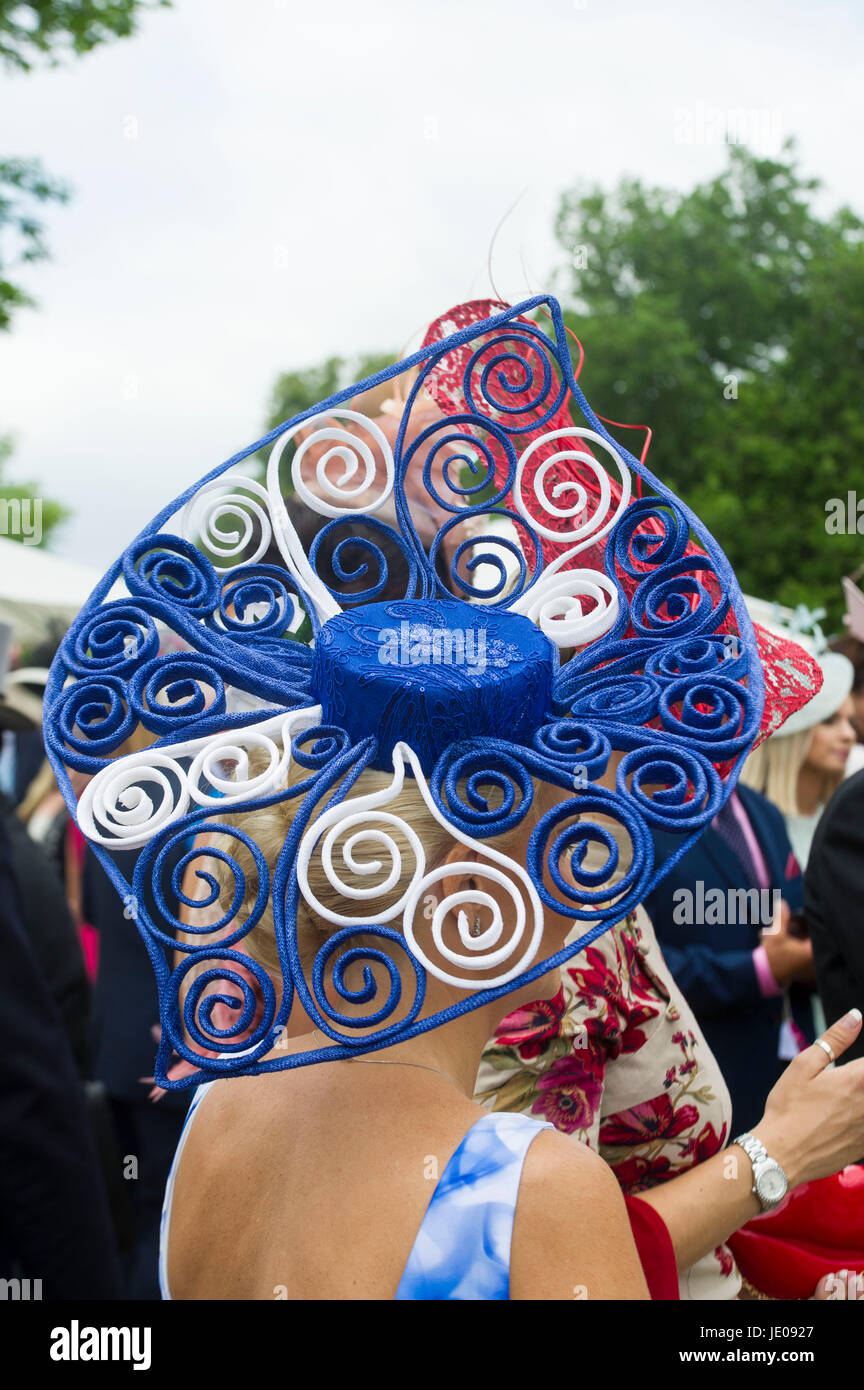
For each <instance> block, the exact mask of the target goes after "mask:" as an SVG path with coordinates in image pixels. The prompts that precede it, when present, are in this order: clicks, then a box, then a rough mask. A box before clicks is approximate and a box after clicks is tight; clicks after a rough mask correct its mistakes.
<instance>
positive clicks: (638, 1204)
mask: <svg viewBox="0 0 864 1390" xmlns="http://www.w3.org/2000/svg"><path fill="white" fill-rule="evenodd" d="M624 1201H625V1202H626V1204H627V1215H628V1217H629V1219H630V1229H631V1230H632V1232H633V1239H634V1241H635V1242H636V1250H637V1252H638V1255H639V1259H640V1261H641V1264H642V1271H643V1273H644V1275H645V1282H646V1283H647V1285H648V1292H649V1293H650V1295H651V1297H652V1299H663V1300H667V1301H669V1300H677V1299H678V1296H679V1295H678V1268H677V1266H676V1263H675V1251H674V1249H673V1247H672V1238H671V1236H670V1235H669V1232H668V1231H667V1229H666V1225H665V1223H664V1222H663V1220H662V1219H661V1217H660V1216H658V1214H657V1212H656V1211H655V1210H654V1208H653V1207H652V1206H649V1204H648V1203H647V1202H643V1201H642V1199H641V1198H640V1197H627V1196H625V1198H624Z"/></svg>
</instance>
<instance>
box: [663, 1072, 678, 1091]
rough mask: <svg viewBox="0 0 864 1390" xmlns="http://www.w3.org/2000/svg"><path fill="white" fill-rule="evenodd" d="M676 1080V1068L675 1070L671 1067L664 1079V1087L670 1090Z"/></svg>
mask: <svg viewBox="0 0 864 1390" xmlns="http://www.w3.org/2000/svg"><path fill="white" fill-rule="evenodd" d="M674 1080H675V1068H674V1067H670V1068H669V1070H668V1071H667V1073H666V1075H665V1076H664V1078H663V1085H664V1086H665V1087H666V1089H667V1090H668V1089H669V1087H670V1086H671V1085H672V1083H673V1081H674Z"/></svg>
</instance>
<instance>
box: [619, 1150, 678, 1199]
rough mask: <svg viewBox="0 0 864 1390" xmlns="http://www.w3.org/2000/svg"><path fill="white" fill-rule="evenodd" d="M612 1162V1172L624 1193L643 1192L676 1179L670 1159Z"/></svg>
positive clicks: (635, 1159) (638, 1159)
mask: <svg viewBox="0 0 864 1390" xmlns="http://www.w3.org/2000/svg"><path fill="white" fill-rule="evenodd" d="M609 1161H610V1164H611V1167H612V1171H613V1173H614V1174H615V1177H616V1178H617V1179H618V1184H619V1186H620V1187H621V1188H622V1190H623V1191H624V1192H642V1191H644V1189H645V1188H646V1187H655V1186H656V1185H657V1183H660V1182H665V1181H666V1179H667V1178H671V1177H674V1176H675V1174H674V1172H673V1170H672V1165H671V1164H670V1162H669V1160H668V1158H662V1157H660V1158H651V1159H648V1158H639V1157H638V1156H637V1157H635V1158H627V1159H625V1160H624V1162H623V1163H616V1162H615V1160H614V1158H612V1159H611V1160H609Z"/></svg>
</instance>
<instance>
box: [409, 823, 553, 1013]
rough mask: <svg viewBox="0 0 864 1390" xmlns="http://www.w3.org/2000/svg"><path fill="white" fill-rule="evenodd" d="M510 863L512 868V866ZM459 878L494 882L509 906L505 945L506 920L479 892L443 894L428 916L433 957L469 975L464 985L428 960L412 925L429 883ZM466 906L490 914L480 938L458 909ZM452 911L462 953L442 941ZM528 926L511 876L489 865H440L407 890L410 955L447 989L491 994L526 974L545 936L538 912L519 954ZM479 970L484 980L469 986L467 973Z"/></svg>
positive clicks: (459, 977) (494, 901) (492, 901)
mask: <svg viewBox="0 0 864 1390" xmlns="http://www.w3.org/2000/svg"><path fill="white" fill-rule="evenodd" d="M460 838H461V837H460ZM484 853H487V854H488V853H489V850H488V848H487V849H486V850H484ZM502 857H503V856H502ZM510 862H511V863H512V861H510ZM459 874H461V875H463V876H464V875H470V876H471V877H472V878H475V879H481V880H482V879H484V878H485V879H488V880H491V882H492V883H497V885H498V887H499V888H503V889H504V890H505V892H506V893H507V896H508V897H509V899H510V902H511V903H512V905H513V922H512V930H511V932H510V935H509V936H508V937H507V939H506V940H503V941H502V937H503V936H504V917H503V914H502V912H501V907H500V904H499V903H498V901H497V899H496V898H494V897H492V895H491V894H490V893H484V892H483V891H482V890H479V891H478V890H477V889H463V890H462V891H461V892H457V893H450V894H448V895H446V896H445V897H443V898H442V899H441V901H440V903H439V904H438V906H437V907H436V909H435V911H434V913H433V914H432V922H431V928H430V930H431V933H432V940H433V942H434V945H435V950H436V952H437V955H438V956H439V957H440V958H442V959H444V960H446V961H449V962H450V964H451V965H453V966H455V967H456V968H457V969H458V970H462V971H467V972H468V973H469V979H468V980H466V979H465V977H464V975H459V974H453V973H451V972H449V971H447V970H445V969H443V968H442V967H441V966H440V965H439V964H438V962H437V960H434V959H432V958H431V957H430V955H429V954H428V953H427V952H426V951H425V950H424V949H423V947H422V946H421V945H420V944H419V942H418V940H417V934H416V931H415V926H414V919H415V915H416V911H417V906H418V903H419V902H420V900H421V898H422V896H423V895H424V894H425V893H427V892H428V891H429V889H430V888H431V886H432V884H433V883H439V882H440V881H441V879H443V878H450V877H455V876H456V875H459ZM469 902H470V903H471V904H472V905H477V904H479V905H481V906H484V907H488V908H489V909H490V911H491V913H492V921H491V923H490V924H489V926H487V927H486V928H485V929H484V930H483V931H482V932H481V933H480V935H479V936H472V935H471V934H470V929H469V926H468V918H467V915H466V913H465V912H464V911H463V910H462V909H461V906H460V904H462V903H469ZM456 909H458V911H457V914H456V922H457V932H458V935H459V941H460V943H461V945H462V946H463V947H464V948H465V949H464V951H456V950H453V949H452V947H450V946H447V945H446V944H445V942H444V922H445V920H446V918H447V916H448V915H449V914H450V913H451V912H453V911H454V910H456ZM526 922H527V914H526V912H525V903H524V900H523V898H522V894H521V893H520V892H519V887H518V884H517V883H516V881H515V879H514V878H513V876H512V874H504V873H502V872H501V870H500V869H496V868H495V867H494V866H493V865H491V864H483V863H481V862H478V861H476V860H470V859H469V860H465V861H464V862H462V863H458V864H452V863H451V864H442V865H440V867H439V868H437V869H433V871H432V872H431V873H430V874H427V875H426V876H425V878H423V879H421V881H420V882H419V883H417V884H416V885H415V886H414V887H413V888H412V889H411V891H410V893H409V894H408V901H407V902H406V904H405V912H404V915H403V922H402V930H403V931H404V933H405V940H406V942H407V943H408V947H409V949H410V951H411V953H412V955H414V956H416V958H417V959H418V960H419V961H420V963H421V964H422V965H423V966H425V968H426V969H427V970H428V971H429V972H430V973H431V974H433V975H434V976H435V977H436V978H437V979H439V980H443V981H444V983H445V984H450V985H455V986H456V987H457V988H458V989H495V988H496V987H497V986H499V985H505V984H508V983H509V981H510V980H513V979H515V978H516V976H517V975H521V974H522V971H523V970H527V969H528V967H529V965H530V964H531V962H532V961H533V960H534V958H535V956H536V955H537V951H538V949H539V946H540V941H541V939H542V936H543V918H542V909H541V914H540V917H539V919H538V918H537V917H536V916H535V922H534V930H533V934H532V936H531V939H530V940H529V941H528V942H527V943H526V945H525V948H524V950H523V951H522V952H521V954H519V955H517V948H518V947H519V945H520V943H521V942H522V939H523V937H524V935H525V926H526ZM499 943H500V944H499ZM496 948H497V949H496ZM514 957H515V959H514ZM508 961H509V962H510V964H509V965H508V966H507V968H506V969H505V970H503V971H502V972H501V973H500V974H498V975H495V976H493V977H492V978H491V979H490V978H488V977H486V972H487V971H489V970H491V969H493V968H494V967H495V966H497V965H503V964H504V963H505V962H508ZM478 971H483V973H484V979H483V980H481V981H475V982H473V983H472V982H471V981H470V973H471V972H474V973H475V974H476V973H477V972H478Z"/></svg>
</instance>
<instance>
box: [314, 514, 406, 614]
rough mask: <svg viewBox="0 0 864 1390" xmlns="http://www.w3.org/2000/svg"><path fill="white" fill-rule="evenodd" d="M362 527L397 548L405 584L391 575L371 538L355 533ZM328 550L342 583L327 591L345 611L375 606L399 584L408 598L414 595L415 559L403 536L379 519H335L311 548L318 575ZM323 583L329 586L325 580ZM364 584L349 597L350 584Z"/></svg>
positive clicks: (316, 538) (384, 558) (317, 537)
mask: <svg viewBox="0 0 864 1390" xmlns="http://www.w3.org/2000/svg"><path fill="white" fill-rule="evenodd" d="M359 524H362V526H363V528H364V530H368V531H371V532H373V534H377V535H378V536H380V537H382V539H383V538H386V540H387V541H388V542H389V543H390V544H391V545H393V546H394V547H395V548H396V550H397V551H398V552H399V554H400V555H401V556H402V558H403V560H404V562H405V578H404V581H401V582H400V581H398V580H397V578H396V576H392V575H391V573H390V567H389V565H388V564H387V557H386V555H385V553H384V551H383V550H382V548H381V546H380V545H378V544H376V542H375V540H373V538H372V536H365V535H358V534H357V532H356V530H354V529H353V528H355V527H356V526H358V525H359ZM340 533H341V534H340ZM328 547H332V550H331V553H330V555H329V562H330V566H331V568H332V570H333V574H334V575H335V577H336V579H337V580H338V581H339V582H338V584H332V585H331V584H327V588H328V590H329V591H330V593H331V594H332V595H333V596H334V598H337V599H339V601H340V603H341V604H342V605H343V606H344V607H346V608H349V607H353V606H356V605H357V604H361V603H372V601H373V600H374V599H376V598H378V597H379V595H381V594H383V593H384V591H385V589H387V588H388V586H392V584H393V583H394V582H400V587H402V588H403V589H404V595H405V597H409V596H411V595H412V594H413V593H414V590H415V588H416V586H417V580H418V565H417V560H416V557H415V555H414V554H413V552H412V549H411V547H410V545H409V544H408V543H407V542H406V541H405V540H404V538H403V537H402V536H401V535H400V533H399V532H398V531H395V530H394V529H393V527H392V526H388V525H387V524H386V523H385V522H383V521H381V520H380V518H379V517H376V516H367V515H365V514H363V515H361V516H357V517H336V518H334V520H333V521H330V522H328V523H327V525H326V526H323V527H322V528H321V530H320V531H319V532H318V534H317V535H316V536H315V539H314V540H313V541H312V544H311V545H310V547H309V563H310V564H311V565H312V567H313V569H314V570H315V571H316V573H320V566H321V563H322V560H323V559H324V552H325V548H328ZM324 582H325V583H327V581H326V580H325V581H324ZM361 582H362V583H364V584H365V587H364V588H362V589H353V590H352V591H351V592H350V593H349V592H348V591H347V586H348V585H349V584H357V583H361Z"/></svg>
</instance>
